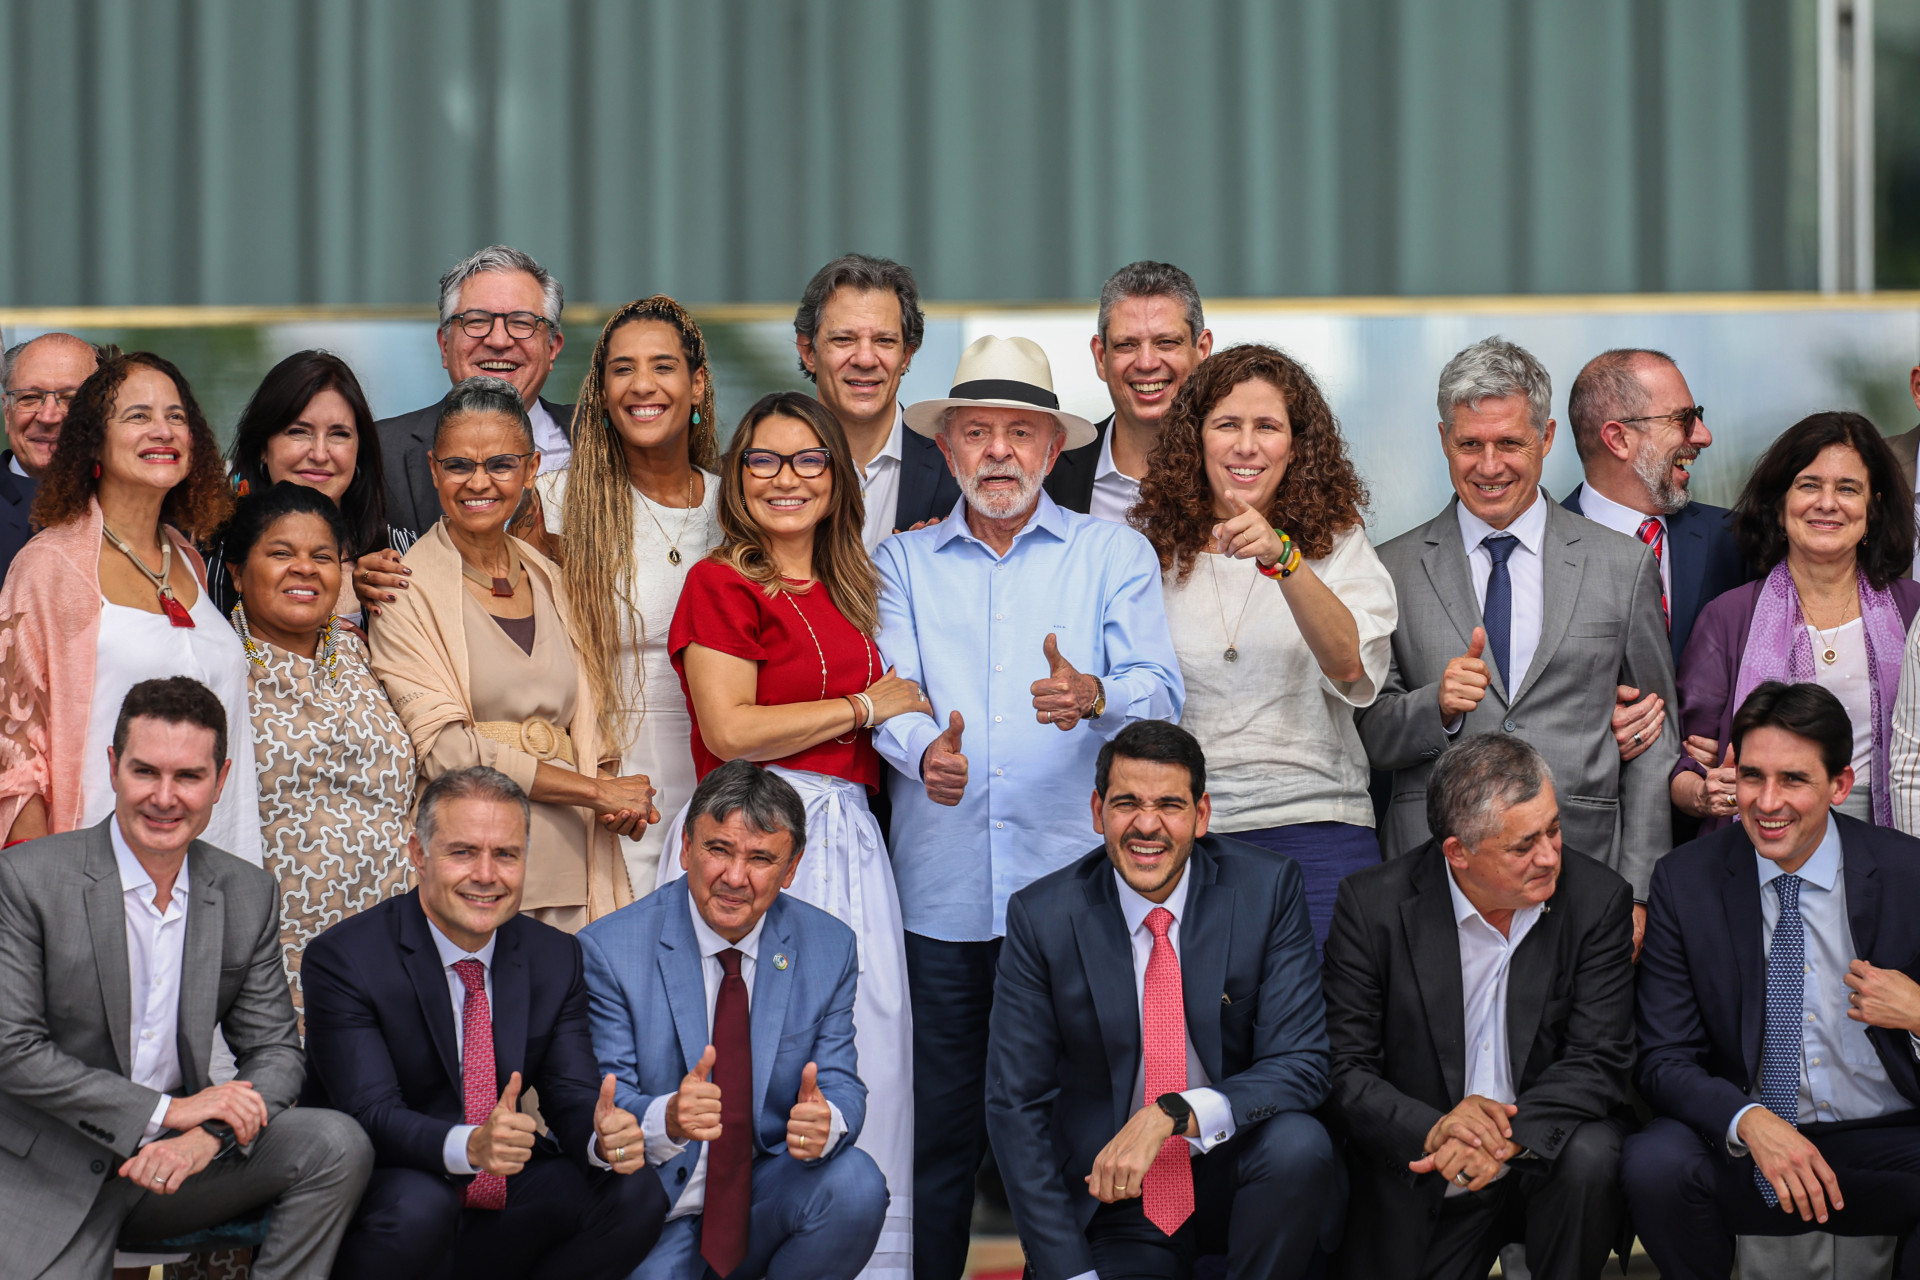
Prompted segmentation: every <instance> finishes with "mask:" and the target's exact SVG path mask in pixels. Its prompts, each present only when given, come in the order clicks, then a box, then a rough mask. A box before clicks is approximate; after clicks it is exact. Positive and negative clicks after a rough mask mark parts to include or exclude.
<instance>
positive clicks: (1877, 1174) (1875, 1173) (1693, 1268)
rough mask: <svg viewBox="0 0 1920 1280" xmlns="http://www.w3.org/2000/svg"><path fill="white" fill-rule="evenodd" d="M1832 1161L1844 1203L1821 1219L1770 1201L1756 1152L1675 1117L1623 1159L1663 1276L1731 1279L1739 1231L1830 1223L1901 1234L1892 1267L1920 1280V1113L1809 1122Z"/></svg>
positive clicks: (1902, 1276) (1783, 1230)
mask: <svg viewBox="0 0 1920 1280" xmlns="http://www.w3.org/2000/svg"><path fill="white" fill-rule="evenodd" d="M1801 1132H1802V1133H1804V1134H1805V1135H1806V1136H1807V1137H1808V1138H1809V1139H1811V1140H1812V1142H1813V1145H1814V1146H1816V1147H1818V1148H1819V1149H1820V1155H1821V1157H1822V1158H1823V1159H1825V1160H1826V1162H1827V1164H1828V1166H1829V1167H1831V1168H1832V1169H1833V1174H1834V1178H1835V1180H1836V1181H1838V1182H1839V1184H1840V1195H1841V1198H1842V1200H1843V1201H1844V1202H1845V1204H1846V1207H1845V1208H1844V1209H1841V1210H1839V1211H1837V1212H1834V1213H1831V1214H1830V1215H1829V1216H1828V1218H1827V1221H1826V1222H1825V1224H1820V1223H1814V1222H1805V1221H1802V1219H1801V1217H1800V1215H1799V1214H1798V1213H1797V1212H1795V1213H1784V1212H1782V1211H1781V1210H1779V1209H1769V1208H1767V1205H1766V1201H1764V1200H1762V1199H1761V1198H1760V1189H1759V1187H1758V1186H1756V1185H1755V1184H1754V1181H1753V1159H1752V1157H1750V1156H1739V1157H1736V1156H1732V1155H1729V1154H1727V1148H1726V1143H1725V1141H1724V1140H1720V1141H1711V1142H1710V1141H1708V1139H1706V1138H1705V1137H1703V1136H1702V1135H1701V1134H1699V1133H1697V1132H1695V1131H1694V1130H1693V1129H1691V1128H1689V1127H1688V1126H1686V1125H1684V1124H1682V1123H1680V1122H1679V1121H1678V1120H1672V1119H1667V1118H1665V1117H1662V1118H1660V1119H1657V1120H1654V1121H1653V1122H1652V1123H1651V1124H1649V1125H1647V1127H1646V1128H1644V1129H1642V1130H1641V1131H1640V1132H1639V1133H1637V1134H1634V1135H1633V1136H1632V1137H1630V1138H1628V1139H1627V1145H1626V1153H1625V1155H1624V1157H1623V1158H1622V1161H1621V1166H1620V1173H1621V1178H1622V1180H1623V1181H1624V1182H1625V1184H1626V1190H1627V1203H1628V1205H1629V1206H1630V1207H1631V1208H1632V1210H1633V1225H1634V1229H1635V1230H1636V1231H1638V1232H1639V1234H1640V1238H1641V1240H1643V1241H1645V1242H1646V1246H1647V1254H1648V1256H1650V1257H1651V1258H1652V1259H1653V1261H1654V1265H1656V1266H1658V1267H1659V1268H1660V1274H1661V1275H1662V1276H1664V1277H1666V1280H1705V1277H1709V1276H1711V1277H1713V1278H1714V1280H1726V1276H1727V1275H1728V1274H1729V1273H1730V1272H1731V1271H1732V1270H1733V1248H1734V1246H1733V1238H1734V1237H1735V1236H1737V1235H1740V1236H1792V1235H1800V1234H1802V1233H1804V1232H1808V1231H1827V1232H1830V1233H1832V1234H1834V1235H1840V1236H1897V1237H1899V1238H1900V1247H1899V1251H1898V1252H1897V1253H1896V1254H1895V1255H1894V1258H1895V1260H1894V1268H1893V1273H1894V1275H1895V1276H1896V1277H1899V1280H1920V1240H1916V1236H1920V1115H1914V1114H1912V1113H1908V1114H1907V1115H1905V1116H1903V1117H1902V1118H1901V1121H1900V1122H1897V1123H1893V1124H1859V1123H1847V1124H1834V1125H1820V1124H1809V1125H1806V1126H1804V1127H1803V1128H1802V1129H1801Z"/></svg>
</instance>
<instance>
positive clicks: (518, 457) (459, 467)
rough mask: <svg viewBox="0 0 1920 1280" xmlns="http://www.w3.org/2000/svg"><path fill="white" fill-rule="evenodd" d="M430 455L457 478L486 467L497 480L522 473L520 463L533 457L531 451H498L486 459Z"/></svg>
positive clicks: (463, 477) (461, 478) (462, 477)
mask: <svg viewBox="0 0 1920 1280" xmlns="http://www.w3.org/2000/svg"><path fill="white" fill-rule="evenodd" d="M428 456H429V457H431V458H433V460H434V461H435V462H437V463H439V464H440V469H441V470H442V471H444V472H446V473H447V474H448V475H450V476H452V477H453V478H454V479H455V480H465V479H466V478H467V477H468V476H470V475H472V474H473V473H474V470H475V468H484V469H485V470H486V473H487V474H488V475H489V476H491V477H493V478H494V479H495V480H505V479H506V478H507V477H509V476H517V475H519V474H520V464H521V463H522V462H524V461H526V460H527V459H528V458H531V457H532V456H533V455H532V454H531V453H496V454H494V455H493V456H492V457H491V458H488V459H486V460H485V461H476V460H475V459H473V458H442V457H438V456H436V455H433V454H429V455H428Z"/></svg>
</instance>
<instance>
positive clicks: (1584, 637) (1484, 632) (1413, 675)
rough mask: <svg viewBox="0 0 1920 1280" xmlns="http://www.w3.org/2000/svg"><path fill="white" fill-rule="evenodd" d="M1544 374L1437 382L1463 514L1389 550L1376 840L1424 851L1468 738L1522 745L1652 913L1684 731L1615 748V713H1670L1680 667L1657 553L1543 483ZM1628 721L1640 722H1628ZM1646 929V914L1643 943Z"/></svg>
mask: <svg viewBox="0 0 1920 1280" xmlns="http://www.w3.org/2000/svg"><path fill="white" fill-rule="evenodd" d="M1552 394H1553V389H1552V384H1551V382H1550V381H1549V380H1548V378H1547V371H1546V370H1545V369H1544V368H1543V367H1541V364H1540V362H1539V361H1538V360H1536V359H1534V357H1533V356H1532V355H1531V354H1529V353H1528V352H1527V351H1525V350H1524V349H1522V348H1520V347H1518V346H1516V345H1514V344H1513V343H1511V342H1508V341H1507V340H1505V339H1504V338H1499V337H1493V338H1486V339H1484V340H1482V341H1480V342H1476V343H1475V344H1474V345H1472V346H1470V347H1468V348H1467V349H1466V350H1464V351H1462V352H1460V354H1458V355H1456V356H1455V357H1454V358H1453V359H1452V360H1449V361H1448V362H1447V366H1446V368H1445V369H1443V370H1442V371H1441V373H1440V393H1439V409H1440V427H1439V435H1440V448H1441V451H1442V452H1443V453H1444V454H1445V455H1446V458H1447V465H1448V470H1449V473H1450V475H1451V478H1452V480H1453V489H1454V495H1455V496H1454V499H1453V501H1451V502H1449V503H1448V504H1447V506H1446V509H1445V510H1443V511H1441V512H1440V514H1439V515H1437V516H1435V517H1434V518H1433V519H1432V520H1430V521H1428V522H1427V523H1426V524H1424V525H1421V526H1419V527H1417V528H1414V529H1412V530H1410V531H1408V532H1407V533H1404V534H1401V535H1400V536H1399V537H1397V538H1395V539H1393V540H1392V541H1391V542H1388V543H1386V544H1385V545H1384V546H1382V547H1381V548H1380V560H1381V563H1383V564H1385V565H1386V566H1387V571H1388V572H1389V573H1390V574H1392V575H1393V585H1394V589H1395V591H1396V592H1397V594H1398V597H1399V601H1400V625H1399V627H1398V629H1397V630H1396V631H1395V632H1394V636H1393V663H1392V667H1391V669H1390V670H1389V672H1388V675H1387V681H1386V684H1385V685H1384V686H1383V687H1382V688H1381V690H1380V696H1379V697H1378V698H1377V699H1376V700H1375V701H1374V704H1373V705H1372V706H1371V707H1368V708H1367V709H1366V710H1364V711H1362V712H1360V713H1359V715H1358V717H1357V723H1358V724H1359V727H1360V739H1361V741H1362V742H1363V743H1364V744H1365V745H1366V748H1367V755H1368V757H1369V758H1370V759H1371V760H1372V762H1373V767H1374V768H1376V769H1382V770H1388V771H1391V772H1392V774H1393V796H1392V801H1391V803H1390V805H1389V807H1388V812H1387V819H1386V822H1385V824H1384V826H1383V828H1382V831H1381V841H1380V843H1381V847H1382V849H1383V850H1384V851H1385V852H1386V854H1387V855H1388V856H1389V857H1393V856H1396V855H1400V854H1405V853H1408V852H1410V851H1412V850H1413V849H1415V848H1418V847H1419V846H1420V845H1421V844H1422V842H1424V841H1425V840H1427V839H1428V838H1429V836H1430V835H1431V834H1432V833H1431V831H1430V830H1429V828H1428V825H1427V816H1426V810H1427V803H1426V796H1427V788H1428V775H1429V774H1430V773H1431V772H1432V770H1433V767H1434V762H1435V761H1437V760H1439V759H1440V758H1441V756H1442V755H1443V754H1444V753H1445V752H1446V751H1447V749H1448V748H1449V747H1451V746H1452V745H1453V744H1454V743H1455V742H1456V741H1458V740H1459V737H1460V735H1461V734H1463V733H1464V734H1472V733H1478V732H1482V731H1495V732H1501V733H1511V734H1517V735H1519V736H1520V737H1522V738H1524V739H1525V740H1526V741H1528V742H1530V743H1532V744H1533V745H1534V746H1535V747H1537V748H1539V750H1540V751H1541V752H1542V754H1544V755H1545V756H1546V759H1547V761H1548V763H1550V764H1551V765H1552V766H1553V770H1554V773H1555V775H1556V776H1557V777H1558V778H1559V780H1560V783H1561V785H1562V787H1563V789H1564V790H1563V793H1562V795H1563V804H1562V809H1561V820H1562V821H1563V822H1564V823H1565V824H1566V829H1567V836H1568V838H1569V839H1570V840H1571V841H1572V842H1573V843H1574V845H1575V846H1576V847H1577V848H1580V849H1583V850H1586V851H1588V852H1589V853H1591V854H1592V855H1593V856H1594V857H1596V858H1599V859H1600V860H1601V861H1602V862H1604V863H1606V864H1607V865H1608V866H1609V867H1611V868H1613V869H1614V870H1615V871H1617V872H1619V873H1620V874H1621V875H1622V876H1624V877H1625V878H1626V879H1627V881H1628V883H1630V884H1631V885H1633V888H1634V895H1635V899H1636V901H1638V902H1640V903H1644V902H1645V900H1646V892H1647V885H1648V883H1649V882H1650V881H1651V880H1652V878H1653V864H1654V863H1655V862H1656V861H1658V860H1659V858H1660V855H1661V854H1663V853H1665V852H1666V851H1667V850H1668V849H1669V848H1670V847H1671V846H1672V839H1673V837H1672V827H1671V825H1670V823H1669V818H1668V811H1669V808H1670V805H1669V802H1668V797H1667V774H1668V771H1669V770H1671V769H1672V767H1673V762H1674V760H1675V759H1676V758H1678V756H1679V754H1680V743H1679V739H1678V737H1677V736H1676V732H1675V728H1674V721H1673V718H1672V717H1670V716H1667V715H1665V714H1662V715H1660V716H1659V717H1658V722H1657V725H1654V726H1650V727H1648V728H1641V729H1634V730H1632V731H1631V732H1630V734H1629V740H1628V741H1627V742H1625V743H1621V742H1619V741H1617V739H1616V737H1615V734H1614V727H1613V724H1614V717H1615V714H1616V708H1617V704H1618V702H1619V700H1620V699H1621V698H1622V697H1625V696H1627V695H1631V696H1632V697H1633V698H1636V699H1637V698H1639V697H1641V695H1642V694H1650V695H1652V696H1654V697H1656V698H1658V699H1659V705H1660V707H1661V708H1662V710H1663V711H1664V708H1665V707H1666V706H1667V705H1668V704H1671V703H1672V701H1673V685H1674V680H1673V657H1672V654H1671V653H1670V651H1669V650H1668V647H1667V625H1666V620H1665V618H1664V617H1663V616H1662V615H1661V612H1660V568H1659V565H1658V564H1657V563H1656V562H1655V561H1654V558H1653V552H1652V549H1651V548H1649V547H1647V546H1645V545H1643V544H1641V543H1639V542H1637V541H1635V540H1634V539H1632V538H1630V537H1627V536H1625V535H1624V534H1618V533H1614V532H1613V531H1612V530H1610V529H1603V528H1601V527H1600V526H1599V525H1596V524H1595V523H1593V522H1592V521H1591V520H1584V519H1581V518H1580V517H1578V516H1575V515H1574V514H1573V513H1572V512H1570V511H1568V510H1566V509H1565V508H1564V507H1561V506H1560V505H1558V504H1557V503H1555V502H1553V501H1551V500H1550V499H1549V498H1548V497H1547V494H1546V492H1545V491H1544V490H1543V489H1542V488H1541V487H1540V472H1541V469H1542V466H1543V465H1544V463H1545V462H1546V457H1547V452H1548V450H1550V449H1551V448H1552V447H1553V430H1554V422H1553V419H1552V418H1551V417H1549V416H1548V408H1549V405H1550V402H1551V400H1552ZM1619 710H1621V711H1623V712H1630V711H1631V709H1630V708H1619ZM1645 921H1646V908H1645V907H1644V905H1642V906H1637V907H1635V909H1634V936H1635V942H1636V945H1638V939H1639V935H1640V931H1641V929H1642V928H1643V927H1644V924H1645Z"/></svg>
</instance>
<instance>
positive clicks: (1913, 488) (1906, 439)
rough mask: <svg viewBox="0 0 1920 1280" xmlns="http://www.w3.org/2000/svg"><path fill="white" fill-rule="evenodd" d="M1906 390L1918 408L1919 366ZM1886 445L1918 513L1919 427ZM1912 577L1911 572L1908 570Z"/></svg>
mask: <svg viewBox="0 0 1920 1280" xmlns="http://www.w3.org/2000/svg"><path fill="white" fill-rule="evenodd" d="M1907 390H1908V391H1909V392H1911V393H1912V395H1913V403H1914V407H1915V408H1920V364H1917V365H1915V366H1913V368H1912V369H1909V370H1908V371H1907ZM1887 443H1888V444H1890V445H1892V446H1893V456H1894V457H1896V458H1898V459H1899V460H1900V474H1901V475H1903V476H1905V477H1906V480H1907V490H1908V492H1910V493H1912V494H1913V501H1914V509H1915V510H1916V511H1920V484H1916V483H1915V472H1916V470H1920V468H1916V466H1915V459H1916V457H1920V427H1914V428H1912V429H1911V430H1907V431H1902V432H1901V433H1900V434H1899V435H1897V436H1889V437H1888V438H1887ZM1914 549H1915V550H1916V551H1920V538H1916V539H1915V542H1914ZM1907 576H1908V577H1912V576H1913V571H1912V570H1908V571H1907Z"/></svg>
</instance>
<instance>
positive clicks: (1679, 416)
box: [1616, 404, 1707, 433]
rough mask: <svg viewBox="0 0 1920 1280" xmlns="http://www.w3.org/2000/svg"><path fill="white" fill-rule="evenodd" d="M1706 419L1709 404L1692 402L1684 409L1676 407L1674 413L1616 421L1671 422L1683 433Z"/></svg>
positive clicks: (1623, 422)
mask: <svg viewBox="0 0 1920 1280" xmlns="http://www.w3.org/2000/svg"><path fill="white" fill-rule="evenodd" d="M1706 420H1707V406H1705V405H1703V404H1690V405H1688V406H1687V407H1686V408H1684V409H1675V410H1674V411H1673V412H1672V413H1655V414H1650V415H1648V416H1647V417H1644V418H1618V419H1616V421H1618V422H1620V423H1622V424H1625V423H1632V422H1671V423H1672V424H1673V425H1674V426H1676V427H1678V428H1680V430H1681V431H1682V432H1683V433H1684V432H1688V431H1691V430H1693V424H1694V423H1696V422H1705V421H1706Z"/></svg>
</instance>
